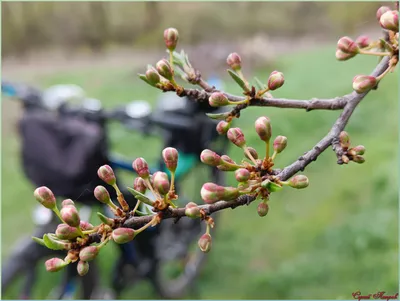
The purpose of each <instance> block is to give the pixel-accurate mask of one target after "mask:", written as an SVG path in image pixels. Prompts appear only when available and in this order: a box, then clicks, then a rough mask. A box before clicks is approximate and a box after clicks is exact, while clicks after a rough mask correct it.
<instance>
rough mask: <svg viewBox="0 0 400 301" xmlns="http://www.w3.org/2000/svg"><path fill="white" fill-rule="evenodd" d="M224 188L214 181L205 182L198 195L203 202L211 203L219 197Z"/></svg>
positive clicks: (222, 193)
mask: <svg viewBox="0 0 400 301" xmlns="http://www.w3.org/2000/svg"><path fill="white" fill-rule="evenodd" d="M224 192H225V189H224V187H222V186H219V185H217V184H214V183H205V184H204V185H203V187H202V188H201V191H200V195H201V198H202V199H203V201H204V202H206V203H207V204H213V203H215V202H217V201H219V200H220V199H221V197H222V196H223V195H224Z"/></svg>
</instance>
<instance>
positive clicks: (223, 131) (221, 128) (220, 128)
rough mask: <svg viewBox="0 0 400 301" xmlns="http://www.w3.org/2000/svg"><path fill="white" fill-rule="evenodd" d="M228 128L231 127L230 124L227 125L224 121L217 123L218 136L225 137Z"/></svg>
mask: <svg viewBox="0 0 400 301" xmlns="http://www.w3.org/2000/svg"><path fill="white" fill-rule="evenodd" d="M230 126H231V125H230V123H228V122H226V121H223V120H222V121H220V122H218V124H217V132H218V134H220V135H225V134H226V132H227V131H228V130H229V128H230Z"/></svg>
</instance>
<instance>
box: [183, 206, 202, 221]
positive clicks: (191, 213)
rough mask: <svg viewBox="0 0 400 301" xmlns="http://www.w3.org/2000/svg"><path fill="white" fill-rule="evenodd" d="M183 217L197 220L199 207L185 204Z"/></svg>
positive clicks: (199, 214)
mask: <svg viewBox="0 0 400 301" xmlns="http://www.w3.org/2000/svg"><path fill="white" fill-rule="evenodd" d="M185 215H186V216H188V217H190V218H199V217H200V216H201V213H200V208H199V206H197V204H196V203H193V202H190V203H188V204H186V206H185Z"/></svg>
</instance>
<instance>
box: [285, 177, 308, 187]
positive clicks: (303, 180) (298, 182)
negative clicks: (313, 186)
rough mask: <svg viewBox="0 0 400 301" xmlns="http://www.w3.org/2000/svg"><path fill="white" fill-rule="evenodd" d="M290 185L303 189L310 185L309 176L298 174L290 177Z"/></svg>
mask: <svg viewBox="0 0 400 301" xmlns="http://www.w3.org/2000/svg"><path fill="white" fill-rule="evenodd" d="M289 185H290V186H291V187H293V188H297V189H302V188H306V187H307V186H308V178H307V177H306V176H304V175H297V176H294V177H293V178H291V179H290V181H289Z"/></svg>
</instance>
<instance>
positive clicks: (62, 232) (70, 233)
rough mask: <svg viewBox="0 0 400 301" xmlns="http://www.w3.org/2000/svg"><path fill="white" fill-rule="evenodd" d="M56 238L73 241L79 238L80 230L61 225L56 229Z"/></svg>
mask: <svg viewBox="0 0 400 301" xmlns="http://www.w3.org/2000/svg"><path fill="white" fill-rule="evenodd" d="M56 236H57V237H58V238H60V239H67V240H71V239H74V238H77V237H78V236H79V232H78V229H77V228H75V227H71V226H68V225H66V224H59V225H58V226H57V229H56Z"/></svg>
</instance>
